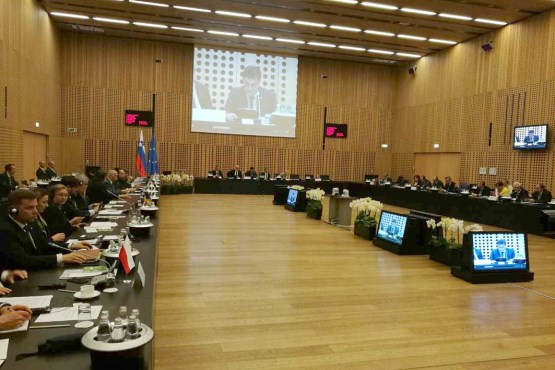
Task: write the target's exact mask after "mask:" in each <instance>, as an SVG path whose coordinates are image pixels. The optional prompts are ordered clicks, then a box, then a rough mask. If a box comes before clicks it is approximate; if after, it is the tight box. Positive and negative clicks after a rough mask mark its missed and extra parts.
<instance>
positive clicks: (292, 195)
mask: <svg viewBox="0 0 555 370" xmlns="http://www.w3.org/2000/svg"><path fill="white" fill-rule="evenodd" d="M298 195H299V191H298V190H295V189H289V193H288V194H287V205H288V206H291V207H295V206H296V205H297V196H298Z"/></svg>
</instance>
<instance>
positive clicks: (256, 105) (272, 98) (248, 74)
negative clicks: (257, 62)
mask: <svg viewBox="0 0 555 370" xmlns="http://www.w3.org/2000/svg"><path fill="white" fill-rule="evenodd" d="M241 77H243V86H241V87H236V88H234V89H232V90H231V91H230V92H229V95H228V97H227V101H226V103H225V111H226V119H227V120H228V121H236V120H237V119H238V118H241V112H242V111H245V110H247V111H251V112H256V115H257V118H258V117H262V116H265V115H266V114H269V113H273V112H275V111H276V107H277V98H276V93H275V92H273V91H272V90H268V89H265V88H263V87H260V81H261V79H262V72H261V71H260V67H258V66H247V67H246V68H245V69H244V70H243V72H241ZM249 118H251V117H249Z"/></svg>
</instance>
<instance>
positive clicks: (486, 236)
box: [472, 233, 528, 271]
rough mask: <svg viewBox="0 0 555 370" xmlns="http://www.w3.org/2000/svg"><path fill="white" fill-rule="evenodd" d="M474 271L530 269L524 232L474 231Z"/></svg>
mask: <svg viewBox="0 0 555 370" xmlns="http://www.w3.org/2000/svg"><path fill="white" fill-rule="evenodd" d="M472 253H473V258H472V260H473V262H474V263H473V267H474V271H503V270H524V271H527V270H528V256H527V249H526V236H525V234H524V233H472Z"/></svg>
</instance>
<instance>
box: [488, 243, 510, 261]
mask: <svg viewBox="0 0 555 370" xmlns="http://www.w3.org/2000/svg"><path fill="white" fill-rule="evenodd" d="M513 258H515V250H514V249H513V248H507V242H506V241H505V239H499V240H498V241H497V248H495V249H492V250H491V253H490V255H489V259H490V260H492V261H498V260H502V261H510V260H512V259H513Z"/></svg>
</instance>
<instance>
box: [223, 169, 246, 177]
mask: <svg viewBox="0 0 555 370" xmlns="http://www.w3.org/2000/svg"><path fill="white" fill-rule="evenodd" d="M237 173H238V174H239V176H235V170H229V171H228V172H227V177H236V178H242V177H243V172H241V170H238V171H237Z"/></svg>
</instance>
